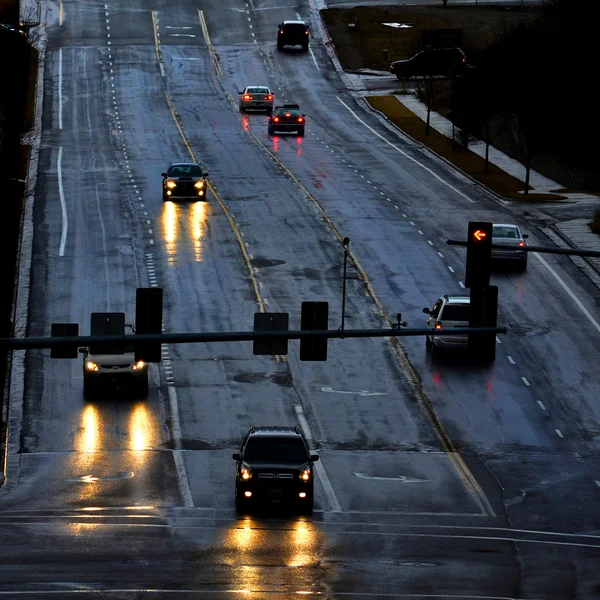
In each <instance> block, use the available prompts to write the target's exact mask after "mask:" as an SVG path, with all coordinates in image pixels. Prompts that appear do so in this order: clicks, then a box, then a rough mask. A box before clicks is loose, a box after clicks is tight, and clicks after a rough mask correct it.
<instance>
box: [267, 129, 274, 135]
mask: <svg viewBox="0 0 600 600" xmlns="http://www.w3.org/2000/svg"><path fill="white" fill-rule="evenodd" d="M267 133H268V134H269V135H275V134H274V132H273V129H272V128H271V127H269V129H268V130H267Z"/></svg>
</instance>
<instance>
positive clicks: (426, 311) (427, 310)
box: [423, 308, 431, 315]
mask: <svg viewBox="0 0 600 600" xmlns="http://www.w3.org/2000/svg"><path fill="white" fill-rule="evenodd" d="M423 312H424V313H425V314H426V315H430V314H431V309H430V308H424V309H423Z"/></svg>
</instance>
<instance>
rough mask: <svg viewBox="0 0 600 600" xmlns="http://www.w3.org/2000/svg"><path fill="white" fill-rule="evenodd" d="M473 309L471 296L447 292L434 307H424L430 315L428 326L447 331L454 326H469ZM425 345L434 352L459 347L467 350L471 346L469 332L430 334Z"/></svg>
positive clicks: (424, 310)
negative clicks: (446, 334)
mask: <svg viewBox="0 0 600 600" xmlns="http://www.w3.org/2000/svg"><path fill="white" fill-rule="evenodd" d="M470 311H471V298H470V297H469V296H465V295H464V294H445V295H444V296H442V297H441V298H439V299H438V300H437V302H436V303H435V304H434V305H433V308H431V309H429V308H424V309H423V312H424V313H425V314H426V315H429V318H428V319H427V324H426V327H427V328H428V329H435V330H436V331H445V330H448V329H452V328H454V327H468V326H469V318H470ZM425 346H426V347H427V349H428V350H429V351H430V352H431V353H432V354H433V352H434V350H436V349H439V350H449V349H450V348H457V349H461V350H466V349H467V348H468V346H469V336H468V334H466V333H465V334H464V335H463V334H461V335H448V336H444V335H428V336H426V337H425Z"/></svg>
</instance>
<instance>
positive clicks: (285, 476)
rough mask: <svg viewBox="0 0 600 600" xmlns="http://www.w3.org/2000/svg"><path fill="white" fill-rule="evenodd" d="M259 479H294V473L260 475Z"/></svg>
mask: <svg viewBox="0 0 600 600" xmlns="http://www.w3.org/2000/svg"><path fill="white" fill-rule="evenodd" d="M258 478H259V479H294V474H293V473H259V474H258Z"/></svg>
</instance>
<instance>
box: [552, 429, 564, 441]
mask: <svg viewBox="0 0 600 600" xmlns="http://www.w3.org/2000/svg"><path fill="white" fill-rule="evenodd" d="M554 431H556V435H557V436H558V437H559V438H560V439H561V440H562V439H563V438H564V437H565V436H564V435H563V434H562V432H561V430H560V429H555V430H554Z"/></svg>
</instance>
